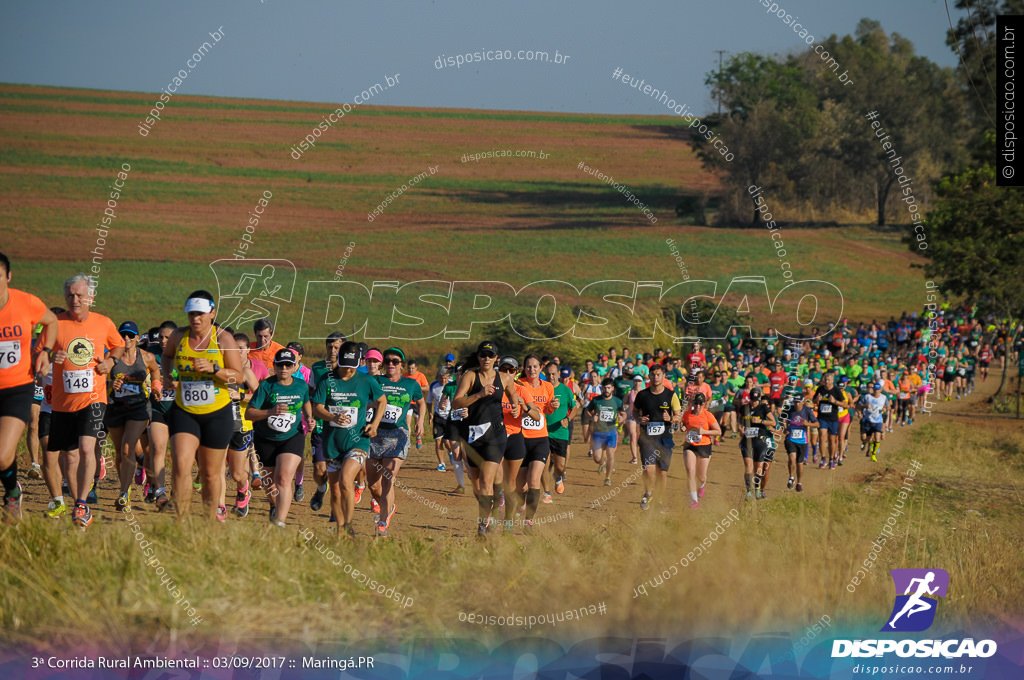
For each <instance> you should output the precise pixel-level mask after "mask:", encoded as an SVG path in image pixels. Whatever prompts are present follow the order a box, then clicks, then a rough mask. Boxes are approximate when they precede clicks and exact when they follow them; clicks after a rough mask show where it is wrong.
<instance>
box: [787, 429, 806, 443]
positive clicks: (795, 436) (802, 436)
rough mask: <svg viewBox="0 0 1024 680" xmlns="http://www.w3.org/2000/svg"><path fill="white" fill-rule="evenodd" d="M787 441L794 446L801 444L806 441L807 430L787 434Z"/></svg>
mask: <svg viewBox="0 0 1024 680" xmlns="http://www.w3.org/2000/svg"><path fill="white" fill-rule="evenodd" d="M789 441H791V442H793V443H795V444H803V443H805V442H806V441H807V430H803V429H801V430H793V431H791V432H790V433H789Z"/></svg>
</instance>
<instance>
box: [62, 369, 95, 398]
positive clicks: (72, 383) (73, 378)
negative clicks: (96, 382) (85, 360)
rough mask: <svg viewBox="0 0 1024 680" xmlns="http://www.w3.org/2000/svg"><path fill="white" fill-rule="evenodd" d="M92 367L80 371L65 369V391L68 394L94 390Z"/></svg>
mask: <svg viewBox="0 0 1024 680" xmlns="http://www.w3.org/2000/svg"><path fill="white" fill-rule="evenodd" d="M92 376H93V371H92V369H91V368H83V369H82V370H80V371H64V391H65V392H66V393H67V394H84V393H86V392H92V384H93V383H92Z"/></svg>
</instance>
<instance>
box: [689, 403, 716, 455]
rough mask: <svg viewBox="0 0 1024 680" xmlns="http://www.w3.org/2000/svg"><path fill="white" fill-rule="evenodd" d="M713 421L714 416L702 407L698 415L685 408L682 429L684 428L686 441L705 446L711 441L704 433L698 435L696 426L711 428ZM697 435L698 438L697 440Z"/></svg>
mask: <svg viewBox="0 0 1024 680" xmlns="http://www.w3.org/2000/svg"><path fill="white" fill-rule="evenodd" d="M714 423H715V417H714V416H713V415H711V413H710V412H709V411H708V410H707V409H704V410H702V411H701V412H700V415H699V416H697V415H694V414H693V411H691V410H690V409H686V412H685V413H684V414H683V429H684V430H686V443H687V444H690V445H692V446H707V445H708V444H710V443H711V437H709V436H707V435H706V434H705V435H698V434H697V432H698V430H697V428H699V427H703V428H704V429H705V430H710V429H712V425H714ZM698 436H699V437H700V440H699V441H697V438H698Z"/></svg>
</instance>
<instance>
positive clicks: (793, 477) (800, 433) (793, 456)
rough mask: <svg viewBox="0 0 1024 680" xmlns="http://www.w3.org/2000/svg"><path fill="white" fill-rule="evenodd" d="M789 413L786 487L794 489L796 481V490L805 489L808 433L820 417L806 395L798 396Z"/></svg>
mask: <svg viewBox="0 0 1024 680" xmlns="http://www.w3.org/2000/svg"><path fill="white" fill-rule="evenodd" d="M787 415H788V418H787V419H786V441H785V447H786V454H787V455H788V458H789V482H788V483H787V484H786V488H787V489H792V488H793V483H794V482H795V483H796V490H797V491H803V490H804V484H803V477H804V465H805V464H806V463H807V442H808V436H807V433H808V432H809V431H810V430H811V428H810V427H809V426H810V425H817V424H818V419H817V418H815V417H814V409H813V408H812V404H811V400H810V399H809V398H805V397H796V398H795V400H794V405H793V407H792V408H791V409H790V410H789V412H788V414H787Z"/></svg>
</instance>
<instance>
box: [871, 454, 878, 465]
mask: <svg viewBox="0 0 1024 680" xmlns="http://www.w3.org/2000/svg"><path fill="white" fill-rule="evenodd" d="M871 462H872V463H877V462H878V456H876V455H875V454H873V453H872V454H871Z"/></svg>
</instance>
